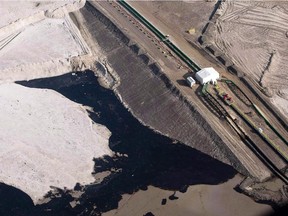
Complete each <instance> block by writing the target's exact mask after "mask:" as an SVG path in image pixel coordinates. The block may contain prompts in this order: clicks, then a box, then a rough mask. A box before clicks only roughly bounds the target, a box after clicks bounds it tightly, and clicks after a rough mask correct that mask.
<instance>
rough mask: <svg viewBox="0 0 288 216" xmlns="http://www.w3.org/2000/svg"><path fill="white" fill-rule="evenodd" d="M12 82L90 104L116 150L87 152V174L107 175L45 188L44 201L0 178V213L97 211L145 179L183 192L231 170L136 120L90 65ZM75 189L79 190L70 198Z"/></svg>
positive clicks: (218, 181)
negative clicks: (88, 181)
mask: <svg viewBox="0 0 288 216" xmlns="http://www.w3.org/2000/svg"><path fill="white" fill-rule="evenodd" d="M17 83H18V84H21V85H24V86H26V87H31V88H46V89H53V90H55V91H57V92H59V93H61V94H62V95H64V96H65V97H67V98H69V99H70V100H72V101H74V102H77V103H80V104H83V105H85V106H89V107H91V108H92V111H88V112H89V116H90V118H91V119H92V120H93V121H94V122H96V123H99V124H102V125H105V126H106V127H107V128H108V129H109V130H110V131H111V133H112V135H111V137H110V139H109V148H110V149H111V150H112V151H114V152H115V155H114V156H112V157H110V156H106V157H103V158H94V159H93V158H91V163H95V166H94V171H93V170H91V173H92V174H94V175H96V176H97V175H98V174H99V173H110V174H109V175H106V176H104V177H103V179H101V180H99V179H96V177H95V182H94V183H91V184H90V185H79V184H76V182H75V188H74V189H72V190H67V189H63V188H59V189H57V190H55V191H57V192H55V191H54V192H53V193H52V192H50V193H48V195H47V198H49V200H50V201H48V202H47V203H45V204H41V205H36V206H34V205H33V203H32V200H31V199H30V198H29V196H27V195H26V194H25V193H23V192H22V191H19V190H18V189H15V188H13V187H11V186H8V185H5V184H1V185H0V215H29V216H31V215H69V216H71V215H101V213H103V212H107V211H109V210H111V209H117V207H118V203H119V201H120V200H121V198H122V197H121V196H122V195H124V194H132V193H134V192H137V191H139V190H147V187H148V186H150V185H151V186H154V187H157V188H160V189H165V190H171V192H172V193H173V192H174V191H180V192H181V193H185V191H186V190H187V188H188V186H190V185H196V184H209V185H217V184H221V183H223V182H226V181H228V180H229V179H231V178H232V177H233V176H235V174H236V171H235V170H234V169H233V168H231V167H230V166H228V165H225V164H223V163H221V162H219V161H217V160H215V159H213V158H211V157H209V156H207V155H205V154H203V153H201V152H199V151H197V150H194V149H192V148H191V147H188V146H186V145H183V144H181V143H179V142H177V141H173V140H171V139H169V138H167V137H164V136H162V135H160V134H157V133H155V132H154V131H152V130H151V129H149V128H147V127H145V126H143V125H142V124H140V123H139V121H138V120H137V119H135V118H134V117H133V116H132V115H131V114H130V112H129V111H128V110H127V109H126V108H124V106H123V105H122V104H121V102H120V101H119V100H118V99H117V97H116V96H115V94H114V92H113V91H111V90H107V89H104V88H102V87H101V86H100V85H99V84H98V82H97V78H96V77H95V76H94V73H93V72H92V71H85V72H76V73H69V74H65V75H62V76H58V77H52V78H45V79H38V80H32V81H21V82H17ZM153 118H157V116H154V117H153ZM191 133H193V131H191ZM195 142H201V140H197V141H195ZM79 145H81V143H79ZM95 145H97V143H95ZM201 145H209V143H201ZM63 154H65V152H63ZM67 163H69V161H67ZM55 186H56V187H57V185H55ZM31 187H33V185H31ZM77 192H79V193H78V194H79V195H78V196H77V198H75V194H77ZM74 201H75V202H74ZM76 201H77V202H76ZM72 203H73V204H72Z"/></svg>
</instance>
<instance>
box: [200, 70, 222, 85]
mask: <svg viewBox="0 0 288 216" xmlns="http://www.w3.org/2000/svg"><path fill="white" fill-rule="evenodd" d="M196 79H197V80H198V81H199V82H200V83H201V84H202V85H204V84H206V83H209V82H212V83H213V84H215V83H217V79H219V73H218V72H217V71H216V70H215V69H214V68H212V67H208V68H203V69H202V70H200V71H198V72H197V73H196Z"/></svg>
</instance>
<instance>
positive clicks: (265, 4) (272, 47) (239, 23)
mask: <svg viewBox="0 0 288 216" xmlns="http://www.w3.org/2000/svg"><path fill="white" fill-rule="evenodd" d="M287 23H288V3H287V2H285V1H224V2H222V3H221V5H220V7H219V9H218V10H217V11H216V18H215V19H214V20H213V21H212V22H211V23H210V25H209V28H208V29H207V31H206V32H205V43H206V45H207V44H209V46H211V47H213V49H214V51H215V50H216V52H218V53H219V52H220V53H222V55H223V56H226V58H229V59H230V60H231V61H232V64H234V66H235V68H237V70H239V71H242V73H243V74H244V75H246V77H248V79H251V80H252V81H254V83H255V84H256V86H257V87H258V88H259V89H261V91H262V92H264V93H265V94H266V96H268V97H269V100H270V101H271V102H272V103H273V105H274V106H275V109H276V110H278V109H279V111H280V112H281V113H282V114H283V116H284V118H286V119H287V116H288V111H287V110H288V102H287V99H288V88H287V81H288V76H287V69H288V66H287V61H288V51H287V50H288V43H287V39H288V31H287V29H288V24H287Z"/></svg>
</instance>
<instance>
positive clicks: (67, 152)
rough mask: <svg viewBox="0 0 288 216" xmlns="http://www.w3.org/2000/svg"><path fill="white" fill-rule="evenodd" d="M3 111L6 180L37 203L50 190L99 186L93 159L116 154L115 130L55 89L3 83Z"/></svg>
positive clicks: (0, 135)
mask: <svg viewBox="0 0 288 216" xmlns="http://www.w3.org/2000/svg"><path fill="white" fill-rule="evenodd" d="M0 113H1V115H0V181H1V182H4V183H5V184H8V185H12V186H14V187H17V188H19V189H21V190H23V191H24V192H26V193H27V194H28V195H29V196H31V198H32V199H33V201H34V202H36V201H37V200H38V199H39V198H41V197H42V196H43V195H45V193H47V192H48V191H49V190H50V186H56V187H59V188H64V187H67V188H73V187H74V186H75V184H76V183H77V182H79V183H81V184H88V183H90V182H93V181H94V180H95V179H94V178H93V176H92V175H91V173H92V171H93V166H94V162H93V157H101V156H103V155H111V154H112V152H111V150H110V149H109V147H108V139H109V137H110V132H109V130H108V129H107V128H106V127H104V126H102V125H99V124H95V123H93V122H92V121H91V119H90V118H89V117H88V114H87V112H86V111H85V109H84V108H83V107H82V106H81V105H79V104H76V103H74V102H72V101H70V100H68V99H66V98H65V97H63V96H62V95H60V94H58V93H56V92H54V91H52V90H45V89H30V88H26V87H23V86H20V85H17V84H3V85H0Z"/></svg>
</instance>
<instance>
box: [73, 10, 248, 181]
mask: <svg viewBox="0 0 288 216" xmlns="http://www.w3.org/2000/svg"><path fill="white" fill-rule="evenodd" d="M80 13H81V16H82V18H83V20H82V21H83V22H84V23H83V24H84V26H85V28H87V30H86V32H87V31H89V32H90V34H91V36H90V37H92V38H93V39H94V41H93V43H94V45H91V44H89V46H90V47H93V46H97V47H100V48H101V51H102V52H103V53H104V54H105V56H106V58H107V59H106V60H107V62H108V63H109V68H110V72H111V71H112V70H113V73H114V74H117V75H116V77H117V78H116V79H118V84H117V85H115V86H114V90H115V92H116V93H117V94H118V96H119V98H120V99H121V100H122V102H123V103H124V105H125V106H126V107H127V108H128V109H129V110H130V111H131V112H132V113H133V115H134V116H135V117H136V118H137V119H138V120H139V121H141V122H142V123H143V124H145V125H147V126H149V127H151V128H153V129H154V130H156V131H159V132H160V133H162V134H164V135H166V136H168V137H170V138H172V139H175V140H177V141H180V142H182V143H184V144H186V145H189V146H191V147H193V148H196V149H198V150H200V151H202V152H204V153H206V154H208V155H210V156H212V157H214V158H216V159H218V160H220V161H222V162H224V163H227V164H231V165H233V166H234V167H235V168H236V169H237V170H238V171H239V172H241V173H243V174H245V175H249V173H248V172H247V171H246V169H245V168H244V167H243V166H242V164H241V163H240V162H239V160H238V159H237V158H236V157H235V155H234V154H233V153H232V152H231V150H230V149H229V148H228V147H227V146H226V144H225V143H224V142H223V141H222V140H221V138H220V137H219V136H218V134H217V133H216V132H215V131H214V130H213V129H212V128H211V126H209V124H208V123H207V122H206V121H205V120H204V119H203V117H202V116H201V115H200V114H199V113H198V111H197V110H196V109H195V107H193V105H191V104H190V103H189V102H188V100H187V99H186V98H185V97H184V96H183V95H182V94H181V93H180V92H179V90H178V89H177V88H176V87H175V86H174V85H173V84H172V83H171V81H169V79H168V78H167V77H166V76H165V74H164V73H163V72H162V70H161V68H160V67H159V66H158V65H157V64H155V63H151V62H153V59H149V57H148V56H146V55H145V54H143V52H141V50H140V47H138V45H137V44H132V45H131V44H130V43H129V42H130V40H129V38H128V37H127V36H126V35H125V34H123V32H122V31H120V29H119V28H117V26H116V25H115V24H113V23H112V22H111V21H110V20H109V19H108V18H106V17H105V16H104V15H103V14H102V13H101V12H100V11H98V10H97V9H96V8H94V7H93V6H92V5H90V4H86V5H85V7H84V8H82V9H81V10H80ZM76 15H77V14H76ZM78 15H79V14H78ZM82 21H81V22H82ZM87 41H89V40H87ZM95 44H96V45H95ZM119 80H120V82H119ZM116 83H117V81H116Z"/></svg>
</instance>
